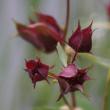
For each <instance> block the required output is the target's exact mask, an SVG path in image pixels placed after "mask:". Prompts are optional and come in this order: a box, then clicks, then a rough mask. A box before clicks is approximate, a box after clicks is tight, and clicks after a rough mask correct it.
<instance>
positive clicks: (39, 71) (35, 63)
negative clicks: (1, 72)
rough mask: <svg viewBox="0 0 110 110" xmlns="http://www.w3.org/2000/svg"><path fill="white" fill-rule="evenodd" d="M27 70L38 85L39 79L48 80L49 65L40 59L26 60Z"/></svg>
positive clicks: (34, 83) (33, 81)
mask: <svg viewBox="0 0 110 110" xmlns="http://www.w3.org/2000/svg"><path fill="white" fill-rule="evenodd" d="M25 71H26V72H28V74H29V77H30V79H31V80H32V83H33V85H34V88H35V85H36V82H37V81H42V80H46V81H48V80H47V76H48V71H49V66H48V65H46V64H43V63H42V62H41V61H40V59H36V60H26V61H25Z"/></svg>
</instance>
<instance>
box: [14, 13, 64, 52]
mask: <svg viewBox="0 0 110 110" xmlns="http://www.w3.org/2000/svg"><path fill="white" fill-rule="evenodd" d="M38 18H39V19H38V22H35V23H34V22H33V23H31V24H29V25H28V26H26V25H23V24H21V23H17V22H16V28H17V31H18V33H19V35H20V36H21V37H22V38H23V39H24V40H27V41H28V42H30V43H31V44H32V45H34V46H35V47H36V48H37V49H40V50H43V51H44V52H47V53H49V52H52V51H54V50H55V49H56V45H57V42H60V43H63V41H64V39H63V30H62V29H61V28H60V27H59V25H58V24H57V22H56V21H55V19H54V18H53V17H51V16H48V15H43V14H38ZM31 22H32V21H31Z"/></svg>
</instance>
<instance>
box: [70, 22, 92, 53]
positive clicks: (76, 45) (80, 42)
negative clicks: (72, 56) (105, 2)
mask: <svg viewBox="0 0 110 110" xmlns="http://www.w3.org/2000/svg"><path fill="white" fill-rule="evenodd" d="M92 23H93V22H91V24H90V25H89V26H88V27H86V28H84V29H81V26H80V22H78V27H77V29H76V31H75V32H74V33H73V34H72V36H71V37H70V39H69V45H70V46H71V47H72V48H73V49H74V50H75V51H78V52H90V51H91V48H92V33H93V31H92V28H91V26H92Z"/></svg>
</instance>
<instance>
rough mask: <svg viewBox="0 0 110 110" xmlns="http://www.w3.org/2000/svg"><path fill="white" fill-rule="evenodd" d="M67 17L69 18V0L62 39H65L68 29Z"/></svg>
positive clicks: (68, 0)
mask: <svg viewBox="0 0 110 110" xmlns="http://www.w3.org/2000/svg"><path fill="white" fill-rule="evenodd" d="M69 16H70V0H67V11H66V23H65V30H64V39H65V38H66V35H67V32H68V27H69Z"/></svg>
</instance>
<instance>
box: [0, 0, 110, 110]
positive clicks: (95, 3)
mask: <svg viewBox="0 0 110 110" xmlns="http://www.w3.org/2000/svg"><path fill="white" fill-rule="evenodd" d="M107 2H108V1H107V0H71V14H70V26H69V32H68V37H69V36H70V35H71V34H72V32H73V31H74V30H75V29H76V26H77V21H78V19H80V21H81V25H82V27H85V26H87V25H89V24H90V22H91V20H93V21H94V24H93V29H95V31H94V33H93V48H92V53H93V54H95V55H98V56H102V57H104V58H108V59H109V58H110V29H109V28H106V27H103V26H102V25H97V23H98V24H103V23H107V22H108V18H107V14H106V9H105V3H107ZM65 3H66V0H0V110H59V107H61V106H63V101H62V100H61V101H60V102H56V99H57V98H58V96H59V88H58V86H57V84H54V83H51V84H50V85H49V86H48V84H46V83H44V82H40V83H39V84H37V87H36V88H35V89H33V87H32V83H31V81H30V79H29V77H28V75H27V74H26V73H25V72H24V59H26V58H35V57H36V56H40V58H41V59H42V60H43V62H45V63H48V64H50V65H52V64H55V65H56V67H55V68H54V69H53V70H52V71H53V72H55V73H58V72H59V71H60V69H59V68H60V66H61V64H60V61H59V59H58V57H57V55H56V53H52V54H51V55H46V54H43V53H41V52H39V51H37V50H36V49H35V48H34V47H32V46H31V45H30V44H29V43H27V42H25V41H24V40H22V39H21V38H19V37H16V35H15V34H16V28H15V25H14V22H13V19H15V20H17V21H19V22H22V23H25V24H26V23H28V17H29V16H32V13H33V12H34V11H40V12H43V13H47V14H50V15H52V16H54V17H55V18H56V19H57V20H58V22H59V23H60V24H61V25H62V26H64V23H65V11H66V4H65ZM81 61H82V62H81V63H80V65H81V66H82V65H87V64H91V63H90V62H86V61H84V60H81ZM89 74H90V76H91V77H92V78H93V80H91V81H89V82H87V83H86V84H85V91H86V92H87V93H88V94H89V98H87V97H85V96H84V95H82V94H81V93H79V92H77V93H76V95H77V104H78V106H79V107H81V108H83V109H84V110H102V105H103V96H104V88H105V81H106V76H107V69H106V68H104V67H102V66H99V65H94V68H92V69H91V70H90V71H89ZM109 109H110V108H109ZM109 109H108V110H109Z"/></svg>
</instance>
